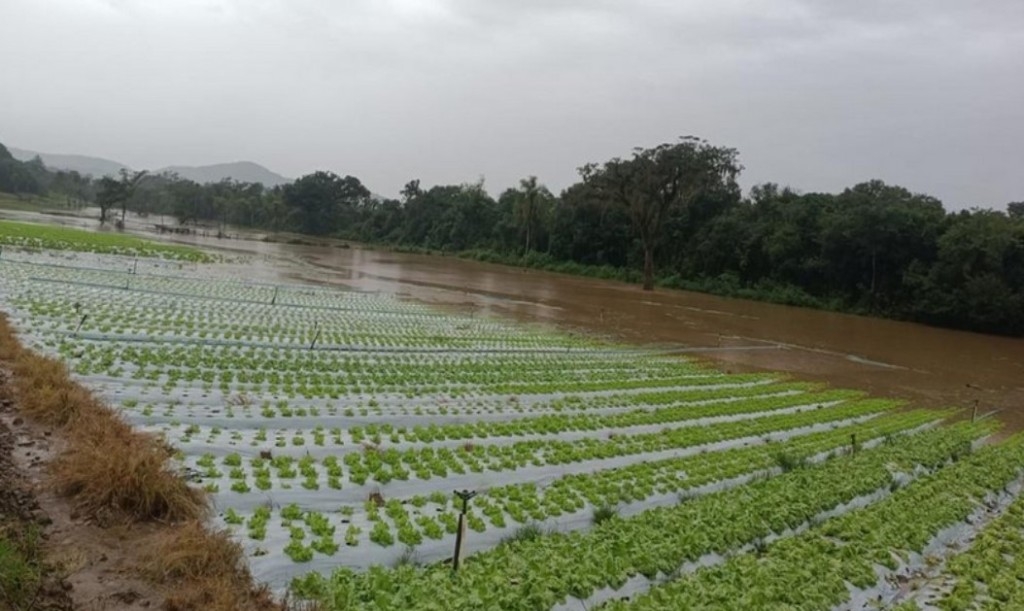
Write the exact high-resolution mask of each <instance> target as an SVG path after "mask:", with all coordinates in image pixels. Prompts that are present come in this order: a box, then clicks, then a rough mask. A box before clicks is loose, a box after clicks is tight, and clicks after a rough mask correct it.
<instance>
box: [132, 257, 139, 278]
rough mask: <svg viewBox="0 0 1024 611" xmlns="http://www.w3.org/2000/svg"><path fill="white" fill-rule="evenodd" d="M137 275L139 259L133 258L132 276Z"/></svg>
mask: <svg viewBox="0 0 1024 611" xmlns="http://www.w3.org/2000/svg"><path fill="white" fill-rule="evenodd" d="M137 273H139V258H138V257H135V262H134V263H132V275H133V276H134V275H135V274H137Z"/></svg>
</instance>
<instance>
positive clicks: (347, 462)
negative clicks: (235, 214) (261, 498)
mask: <svg viewBox="0 0 1024 611" xmlns="http://www.w3.org/2000/svg"><path fill="white" fill-rule="evenodd" d="M894 405H896V402H893V401H886V400H877V399H870V400H863V401H856V402H848V403H844V404H840V405H838V406H836V407H830V408H826V409H813V410H809V411H805V412H795V413H785V414H780V415H772V416H764V417H761V418H756V419H752V420H738V421H732V422H723V423H719V424H715V425H712V426H706V427H684V428H666V429H663V430H661V431H658V432H655V433H640V434H635V435H628V434H623V435H614V436H613V435H609V437H610V438H607V439H595V438H582V439H577V440H573V441H563V440H560V439H550V438H538V439H530V440H523V441H515V442H512V443H506V444H465V445H462V446H459V447H457V448H454V449H452V448H445V447H440V448H434V447H431V446H426V447H412V448H408V449H404V450H400V449H397V448H388V449H379V448H375V447H373V446H366V447H365V448H364V449H363V451H357V452H347V453H345V454H344V455H343V457H342V459H341V460H340V461H338V460H337V458H334V459H333V460H332V465H331V467H330V468H329V470H328V474H329V476H333V477H335V478H338V479H337V483H336V485H333V486H332V487H338V488H340V487H341V483H342V481H343V480H344V481H348V482H351V483H353V484H356V485H360V486H361V485H364V484H366V483H367V482H368V481H373V482H376V483H378V484H386V483H388V482H391V481H392V480H401V481H405V480H409V479H412V478H416V479H421V480H429V479H432V478H435V477H440V478H444V477H447V476H448V475H449V474H450V473H454V474H465V473H482V472H484V471H494V472H498V471H514V470H518V469H525V468H530V467H540V466H544V465H565V464H570V463H577V462H583V461H590V460H600V459H609V458H614V457H622V456H631V455H638V454H648V453H652V452H660V451H666V450H679V449H683V448H688V447H694V446H701V445H706V444H712V443H716V442H723V441H727V440H732V439H741V438H745V437H753V436H759V435H767V434H771V433H779V432H783V431H789V430H793V429H799V428H802V427H809V426H814V425H820V424H823V423H837V422H841V421H843V420H849V419H852V418H859V417H863V416H869V415H873V414H877V413H879V412H882V411H885V410H888V409H891V408H892V407H893V406H894ZM330 458H331V457H328V458H327V459H324V460H329V459H330ZM199 460H203V459H202V458H201V459H199ZM254 460H260V461H262V460H263V459H254ZM275 460H277V461H278V464H276V465H272V466H275V467H276V468H277V469H278V474H277V475H278V478H282V475H281V471H282V470H283V471H284V473H286V474H289V475H286V476H284V477H283V479H291V478H294V477H295V476H294V474H292V471H293V469H292V467H291V463H292V462H293V461H294V459H292V458H291V457H289V456H284V455H282V456H277V457H275ZM312 460H313V459H312V458H311V457H309V461H310V463H309V465H308V467H307V469H306V471H307V472H306V473H305V474H304V475H305V477H306V478H307V479H306V483H307V484H308V486H307V487H309V488H311V489H316V488H318V487H319V486H318V481H319V480H318V478H317V470H316V467H315V466H314V464H313V462H312ZM196 466H197V467H198V468H201V469H204V470H205V471H203V472H205V473H207V475H208V477H209V479H213V480H216V479H219V478H220V477H222V476H223V474H222V473H221V472H220V471H218V470H216V469H213V470H211V469H210V466H209V465H203V464H200V463H199V462H198V461H197V462H196ZM240 467H241V466H240V465H239V468H240ZM254 469H257V470H258V472H255V471H254V476H255V477H256V479H257V484H256V486H257V487H258V488H260V489H268V488H269V487H271V486H272V481H273V480H272V479H271V471H270V466H269V465H265V464H263V463H262V462H261V463H260V465H259V467H254ZM237 473H238V474H240V476H239V477H235V478H233V479H237V480H240V481H241V482H242V483H244V482H245V481H246V479H247V478H246V477H245V476H244V472H242V471H239V472H237ZM329 485H330V484H329ZM238 487H239V488H242V487H243V484H240V485H239V486H238Z"/></svg>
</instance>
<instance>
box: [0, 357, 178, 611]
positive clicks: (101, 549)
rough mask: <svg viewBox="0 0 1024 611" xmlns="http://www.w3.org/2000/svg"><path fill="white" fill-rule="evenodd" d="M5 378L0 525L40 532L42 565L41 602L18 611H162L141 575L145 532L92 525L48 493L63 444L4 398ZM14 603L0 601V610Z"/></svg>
mask: <svg viewBox="0 0 1024 611" xmlns="http://www.w3.org/2000/svg"><path fill="white" fill-rule="evenodd" d="M7 376H8V374H7V373H6V372H0V524H6V525H8V528H10V529H12V530H11V531H10V532H29V531H30V530H31V529H38V530H39V532H40V533H41V538H40V539H39V542H38V552H39V556H40V557H41V559H42V561H43V565H44V579H43V581H42V584H41V586H40V588H39V591H38V596H37V597H36V598H35V600H34V601H29V602H28V603H27V604H22V605H21V606H18V607H14V609H17V610H18V611H22V610H25V611H27V610H28V609H31V610H32V611H50V610H52V611H58V610H59V611H66V610H71V609H75V610H83V611H105V610H107V609H125V610H127V611H134V610H141V609H158V608H160V605H161V603H162V601H163V600H164V597H163V596H162V593H161V592H159V591H158V590H157V589H156V588H154V587H153V586H152V585H150V584H149V583H147V582H146V581H144V580H142V579H141V578H140V577H139V576H138V575H137V568H136V567H138V566H140V564H141V560H142V558H141V556H140V554H141V553H143V551H144V550H145V549H146V545H145V541H146V538H147V534H148V533H147V532H145V529H144V528H140V527H138V526H133V527H130V528H128V527H117V526H113V527H106V528H103V527H100V526H99V525H96V524H90V523H87V522H86V521H84V520H82V519H80V518H79V516H78V515H77V512H76V511H75V510H74V508H73V507H71V505H70V504H69V503H68V502H67V501H66V500H64V499H62V498H60V497H58V496H56V495H55V494H53V493H52V492H51V491H50V486H49V485H48V472H47V465H48V463H49V461H50V460H51V459H52V457H53V456H54V455H55V454H56V452H57V451H58V450H59V449H60V444H61V440H60V438H59V435H55V434H54V433H53V431H51V430H48V429H46V428H44V427H41V426H38V425H34V424H32V423H30V422H28V421H27V420H26V419H25V418H22V417H21V416H20V415H19V414H18V410H17V406H16V405H15V404H14V402H13V401H12V400H11V399H10V393H8V392H7V382H8V377H7ZM14 529H17V530H14ZM10 604H11V603H5V602H4V601H3V600H2V599H0V609H5V608H6V607H5V605H10Z"/></svg>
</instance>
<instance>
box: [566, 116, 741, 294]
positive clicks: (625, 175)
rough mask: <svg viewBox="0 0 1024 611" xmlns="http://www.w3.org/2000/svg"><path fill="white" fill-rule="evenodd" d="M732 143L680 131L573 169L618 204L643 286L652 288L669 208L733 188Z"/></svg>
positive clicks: (734, 160) (736, 168)
mask: <svg viewBox="0 0 1024 611" xmlns="http://www.w3.org/2000/svg"><path fill="white" fill-rule="evenodd" d="M738 155H739V153H738V152H737V151H736V149H732V148H725V147H717V146H712V145H711V144H709V143H708V142H707V141H706V140H703V139H701V138H697V137H695V136H685V137H683V138H680V141H679V142H678V143H675V144H670V143H665V144H661V145H658V146H656V147H653V148H649V149H644V148H636V149H634V150H633V156H632V157H631V158H629V159H621V158H618V157H616V158H614V159H612V160H610V161H607V162H605V163H604V164H595V163H590V164H587V165H585V166H583V167H582V168H580V169H579V172H580V175H581V176H582V177H583V180H584V182H587V183H590V184H591V185H593V187H594V188H595V190H596V191H597V192H598V193H599V194H600V196H601V197H603V198H606V199H607V200H608V201H610V202H612V203H615V204H618V205H620V206H622V207H624V208H625V209H626V210H627V211H628V213H629V218H630V221H631V224H632V227H633V232H634V234H635V237H636V238H637V239H638V240H639V241H640V246H641V248H642V249H643V258H644V264H643V282H644V283H643V288H644V290H647V291H650V290H653V289H654V253H655V251H656V249H657V248H658V247H659V246H660V244H661V242H662V240H663V238H664V234H665V223H666V221H667V220H668V218H669V215H670V213H671V212H672V210H673V208H676V207H682V206H686V205H687V203H688V202H689V201H690V200H691V199H692V198H693V197H694V196H695V195H697V194H698V193H699V192H701V191H703V190H711V189H727V190H731V191H735V190H738V186H737V185H736V176H737V175H738V174H739V172H740V170H741V169H742V167H741V166H740V164H739V162H738V160H737V158H738Z"/></svg>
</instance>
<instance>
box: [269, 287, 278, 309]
mask: <svg viewBox="0 0 1024 611" xmlns="http://www.w3.org/2000/svg"><path fill="white" fill-rule="evenodd" d="M278 288H279V287H276V286H275V287H274V296H273V297H272V298H271V299H270V305H277V289H278Z"/></svg>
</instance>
